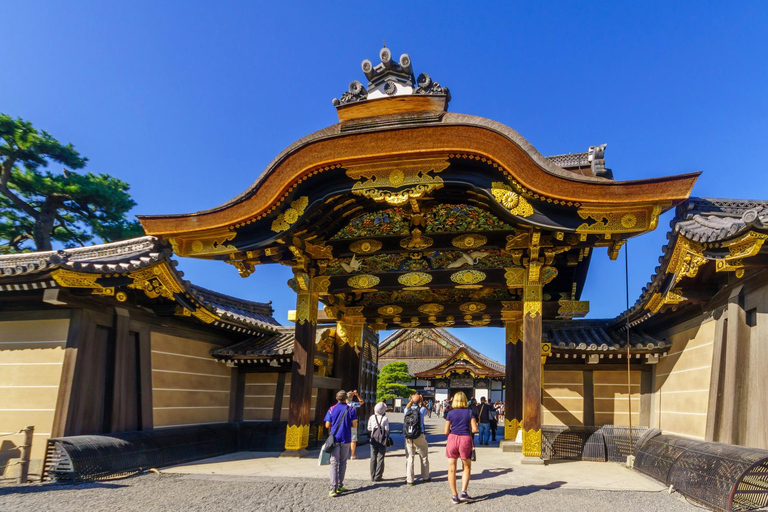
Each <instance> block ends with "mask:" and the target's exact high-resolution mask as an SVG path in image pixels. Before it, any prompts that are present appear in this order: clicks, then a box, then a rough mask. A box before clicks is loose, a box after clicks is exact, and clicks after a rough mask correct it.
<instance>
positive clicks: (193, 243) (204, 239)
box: [168, 228, 237, 257]
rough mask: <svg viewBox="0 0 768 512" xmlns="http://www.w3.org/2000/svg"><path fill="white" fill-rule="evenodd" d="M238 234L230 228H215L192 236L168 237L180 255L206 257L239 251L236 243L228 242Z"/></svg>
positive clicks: (174, 249) (174, 250)
mask: <svg viewBox="0 0 768 512" xmlns="http://www.w3.org/2000/svg"><path fill="white" fill-rule="evenodd" d="M235 236H237V232H236V231H234V230H231V229H229V228H220V229H214V230H211V231H206V232H203V233H199V234H195V235H191V236H190V237H184V236H172V237H169V238H168V241H169V242H171V246H172V247H173V252H174V253H176V254H178V255H179V256H194V257H206V256H212V255H218V254H227V253H234V252H237V248H236V247H235V246H234V245H230V244H226V243H225V242H229V241H230V240H232V239H233V238H235Z"/></svg>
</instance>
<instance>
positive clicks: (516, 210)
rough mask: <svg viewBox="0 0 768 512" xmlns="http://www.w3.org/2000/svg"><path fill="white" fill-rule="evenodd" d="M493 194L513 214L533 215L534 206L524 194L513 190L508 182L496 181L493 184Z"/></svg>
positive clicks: (521, 215)
mask: <svg viewBox="0 0 768 512" xmlns="http://www.w3.org/2000/svg"><path fill="white" fill-rule="evenodd" d="M491 194H493V198H494V199H496V201H498V203H499V204H501V206H503V207H504V208H506V209H507V210H509V213H511V214H512V215H518V216H520V217H530V216H531V215H533V207H532V206H531V203H529V202H528V201H527V200H526V199H525V198H524V197H523V196H521V195H520V194H518V193H517V192H515V191H514V190H512V187H510V186H509V185H507V184H506V183H502V182H500V181H495V182H493V183H492V184H491Z"/></svg>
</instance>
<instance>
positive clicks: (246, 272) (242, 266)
mask: <svg viewBox="0 0 768 512" xmlns="http://www.w3.org/2000/svg"><path fill="white" fill-rule="evenodd" d="M224 262H225V263H229V264H230V265H232V266H234V267H235V268H236V269H237V273H238V274H240V277H248V276H250V275H251V274H253V271H254V270H256V265H255V264H254V263H253V262H251V261H241V260H224Z"/></svg>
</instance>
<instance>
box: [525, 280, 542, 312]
mask: <svg viewBox="0 0 768 512" xmlns="http://www.w3.org/2000/svg"><path fill="white" fill-rule="evenodd" d="M523 314H524V315H527V316H530V317H532V318H535V317H536V316H537V315H540V314H541V285H540V284H530V283H529V284H526V286H525V288H523Z"/></svg>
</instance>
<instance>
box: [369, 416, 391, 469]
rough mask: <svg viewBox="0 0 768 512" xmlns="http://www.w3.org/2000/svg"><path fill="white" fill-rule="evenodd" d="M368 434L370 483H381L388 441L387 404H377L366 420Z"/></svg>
mask: <svg viewBox="0 0 768 512" xmlns="http://www.w3.org/2000/svg"><path fill="white" fill-rule="evenodd" d="M368 432H370V433H371V482H381V480H382V479H383V478H384V454H385V453H386V452H387V440H388V439H389V418H387V404H385V403H384V402H379V403H377V404H376V405H375V406H374V408H373V414H372V415H371V417H370V418H368Z"/></svg>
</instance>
